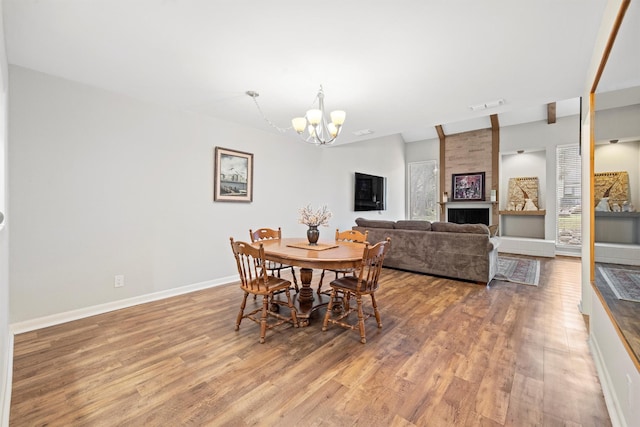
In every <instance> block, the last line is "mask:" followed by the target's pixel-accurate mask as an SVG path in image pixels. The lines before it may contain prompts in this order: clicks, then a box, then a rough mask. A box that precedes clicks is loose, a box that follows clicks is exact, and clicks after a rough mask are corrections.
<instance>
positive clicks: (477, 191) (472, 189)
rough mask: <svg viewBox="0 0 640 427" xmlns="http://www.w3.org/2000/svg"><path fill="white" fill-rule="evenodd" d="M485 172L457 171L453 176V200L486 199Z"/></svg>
mask: <svg viewBox="0 0 640 427" xmlns="http://www.w3.org/2000/svg"><path fill="white" fill-rule="evenodd" d="M484 178H485V173H484V172H470V173H455V174H453V175H452V176H451V193H452V201H454V202H468V201H484V199H485V195H484V188H485V184H484Z"/></svg>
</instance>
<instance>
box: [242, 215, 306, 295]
mask: <svg viewBox="0 0 640 427" xmlns="http://www.w3.org/2000/svg"><path fill="white" fill-rule="evenodd" d="M249 236H250V237H251V243H255V242H259V241H261V240H267V239H278V240H280V239H282V230H281V229H280V227H278V229H277V230H275V229H273V228H259V229H257V230H256V231H253V230H251V229H249ZM265 266H266V268H267V270H269V271H270V272H271V273H272V274H273V273H275V274H277V275H278V277H280V271H282V270H286V269H287V268H290V269H291V275H292V276H293V285H294V287H295V288H296V293H298V292H300V289H299V288H298V279H296V271H295V269H294V268H293V266H292V265H287V264H281V263H279V262H273V261H269V260H267V262H266V264H265Z"/></svg>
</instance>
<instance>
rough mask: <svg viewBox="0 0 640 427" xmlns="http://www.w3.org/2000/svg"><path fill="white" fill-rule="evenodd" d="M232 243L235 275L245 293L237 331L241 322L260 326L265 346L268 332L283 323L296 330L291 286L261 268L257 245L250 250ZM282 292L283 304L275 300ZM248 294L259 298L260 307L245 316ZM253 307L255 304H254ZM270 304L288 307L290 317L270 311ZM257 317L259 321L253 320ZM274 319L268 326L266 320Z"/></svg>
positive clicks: (261, 255)
mask: <svg viewBox="0 0 640 427" xmlns="http://www.w3.org/2000/svg"><path fill="white" fill-rule="evenodd" d="M230 240H231V249H232V251H233V256H234V257H235V259H236V264H237V266H238V273H239V275H240V288H241V289H242V291H243V292H244V296H243V297H242V303H241V304H240V312H239V313H238V317H237V319H236V331H237V330H238V329H240V322H242V319H250V320H252V321H254V322H256V323H258V324H259V325H260V343H261V344H262V343H264V341H265V335H266V333H267V329H272V328H275V327H276V326H279V325H282V324H283V323H292V324H293V325H294V326H295V327H298V317H297V312H296V309H295V308H294V306H293V303H292V300H291V294H290V292H289V288H290V286H291V282H290V281H288V280H285V279H282V278H279V277H275V276H272V275H270V274H269V273H268V271H267V269H265V268H262V266H263V265H265V257H264V247H263V246H262V244H260V247H259V248H256V247H254V246H252V245H251V244H249V243H246V242H235V241H234V240H233V237H232V238H231V239H230ZM279 292H283V293H284V294H285V296H286V301H282V300H280V299H276V298H274V297H273V296H274V294H275V293H279ZM249 294H252V295H255V296H258V295H261V296H262V304H261V306H259V307H256V308H255V309H253V310H251V311H250V312H248V313H245V308H246V306H247V297H248V296H249ZM254 304H255V303H254ZM270 304H278V305H285V306H287V307H289V312H290V317H285V316H283V315H281V314H279V313H278V312H277V311H274V310H270V309H269V305H270ZM257 313H260V317H259V318H258V317H257V316H256V314H257ZM269 316H272V317H275V318H276V319H277V320H276V321H275V322H268V320H267V319H268V317H269Z"/></svg>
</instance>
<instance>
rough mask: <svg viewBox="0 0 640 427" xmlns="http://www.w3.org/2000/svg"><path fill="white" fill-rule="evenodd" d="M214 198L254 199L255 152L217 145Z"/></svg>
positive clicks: (227, 200)
mask: <svg viewBox="0 0 640 427" xmlns="http://www.w3.org/2000/svg"><path fill="white" fill-rule="evenodd" d="M214 163H215V167H214V172H213V176H214V178H213V200H215V201H217V202H251V201H253V154H251V153H244V152H242V151H235V150H230V149H228V148H221V147H216V150H215V159H214Z"/></svg>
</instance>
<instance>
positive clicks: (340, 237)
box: [318, 229, 369, 295]
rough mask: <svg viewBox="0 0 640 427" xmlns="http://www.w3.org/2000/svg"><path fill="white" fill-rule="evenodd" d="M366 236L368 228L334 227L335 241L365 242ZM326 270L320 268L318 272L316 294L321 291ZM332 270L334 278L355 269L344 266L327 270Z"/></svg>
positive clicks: (367, 235)
mask: <svg viewBox="0 0 640 427" xmlns="http://www.w3.org/2000/svg"><path fill="white" fill-rule="evenodd" d="M367 237H369V230H366V231H365V232H364V233H362V232H360V231H357V230H345V231H340V229H336V242H355V243H367ZM326 271H327V270H322V273H321V274H320V282H319V283H318V295H320V294H321V293H322V281H323V280H324V273H325V272H326ZM328 271H331V272H334V273H335V275H336V277H335V278H336V279H337V278H338V276H339V275H340V274H342V275H343V276H344V275H347V274H349V273H353V272H354V271H355V269H353V268H346V269H336V270H331V269H330V270H328Z"/></svg>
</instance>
